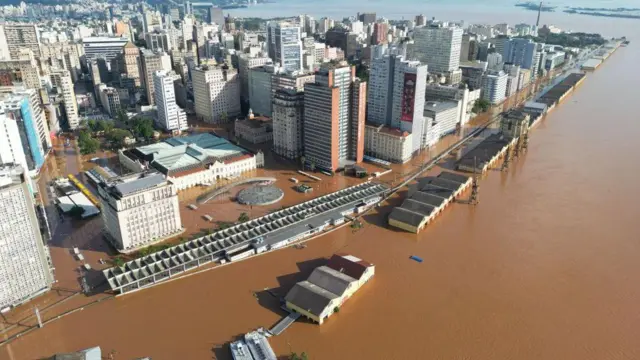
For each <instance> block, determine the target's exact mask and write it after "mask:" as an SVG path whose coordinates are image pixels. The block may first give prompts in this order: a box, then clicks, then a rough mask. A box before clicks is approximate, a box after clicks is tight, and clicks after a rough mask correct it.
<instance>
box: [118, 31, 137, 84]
mask: <svg viewBox="0 0 640 360" xmlns="http://www.w3.org/2000/svg"><path fill="white" fill-rule="evenodd" d="M118 62H119V69H120V70H121V71H122V73H123V74H126V75H127V76H126V77H127V78H128V79H133V81H134V83H135V86H140V84H141V80H140V66H141V63H140V50H139V49H138V47H137V46H135V45H134V44H133V43H132V42H131V41H129V42H128V43H127V44H126V45H125V46H124V48H123V52H122V54H120V56H119V61H118Z"/></svg>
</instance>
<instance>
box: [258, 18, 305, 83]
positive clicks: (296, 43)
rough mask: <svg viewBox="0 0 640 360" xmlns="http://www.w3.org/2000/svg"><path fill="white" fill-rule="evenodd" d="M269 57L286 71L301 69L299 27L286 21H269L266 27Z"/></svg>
mask: <svg viewBox="0 0 640 360" xmlns="http://www.w3.org/2000/svg"><path fill="white" fill-rule="evenodd" d="M267 47H268V49H269V57H270V58H271V59H272V60H273V62H274V63H276V64H277V65H278V66H280V67H281V68H283V69H285V70H286V71H298V70H302V38H301V32H300V27H299V26H295V25H292V24H290V23H287V22H277V23H269V24H268V29H267Z"/></svg>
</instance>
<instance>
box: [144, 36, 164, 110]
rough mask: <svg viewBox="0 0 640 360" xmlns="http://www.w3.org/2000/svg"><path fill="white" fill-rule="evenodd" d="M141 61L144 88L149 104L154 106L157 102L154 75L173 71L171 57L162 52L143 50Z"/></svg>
mask: <svg viewBox="0 0 640 360" xmlns="http://www.w3.org/2000/svg"><path fill="white" fill-rule="evenodd" d="M140 60H141V62H140V63H141V64H142V74H141V75H142V76H141V80H142V86H143V87H144V88H145V95H146V97H147V103H148V104H149V105H153V104H154V100H155V98H154V96H153V93H154V91H155V88H154V86H153V73H154V72H156V71H161V70H166V71H169V70H171V57H169V55H167V53H165V52H162V51H151V50H147V49H142V51H141V56H140Z"/></svg>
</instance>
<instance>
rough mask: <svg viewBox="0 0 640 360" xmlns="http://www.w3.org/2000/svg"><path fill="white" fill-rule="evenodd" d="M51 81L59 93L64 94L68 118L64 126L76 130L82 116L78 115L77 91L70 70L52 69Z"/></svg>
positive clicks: (63, 98)
mask: <svg viewBox="0 0 640 360" xmlns="http://www.w3.org/2000/svg"><path fill="white" fill-rule="evenodd" d="M51 83H52V84H53V85H54V86H55V87H56V89H57V91H58V94H62V100H63V103H64V107H63V108H64V113H65V118H66V124H65V126H63V127H64V128H65V129H69V130H75V129H76V128H77V127H78V125H79V124H80V118H79V117H78V102H77V101H76V93H75V91H74V89H73V81H72V80H71V75H70V74H69V70H66V69H52V70H51Z"/></svg>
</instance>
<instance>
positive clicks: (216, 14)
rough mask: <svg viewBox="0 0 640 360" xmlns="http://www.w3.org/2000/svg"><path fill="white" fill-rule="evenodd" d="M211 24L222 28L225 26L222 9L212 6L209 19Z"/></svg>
mask: <svg viewBox="0 0 640 360" xmlns="http://www.w3.org/2000/svg"><path fill="white" fill-rule="evenodd" d="M207 20H209V23H211V24H214V23H215V24H216V25H218V26H220V27H223V26H224V14H223V13H222V9H221V8H219V7H217V6H212V7H210V8H209V14H208V17H207Z"/></svg>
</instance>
